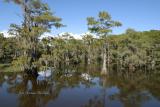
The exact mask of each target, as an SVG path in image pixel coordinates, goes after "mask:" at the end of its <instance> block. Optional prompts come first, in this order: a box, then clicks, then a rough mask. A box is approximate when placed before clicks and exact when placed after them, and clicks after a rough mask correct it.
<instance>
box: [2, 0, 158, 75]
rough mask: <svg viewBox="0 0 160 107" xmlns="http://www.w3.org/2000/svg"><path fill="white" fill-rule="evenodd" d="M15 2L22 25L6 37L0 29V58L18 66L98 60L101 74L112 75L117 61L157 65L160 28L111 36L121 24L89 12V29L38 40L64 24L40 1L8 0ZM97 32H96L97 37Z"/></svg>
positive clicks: (123, 64)
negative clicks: (79, 37)
mask: <svg viewBox="0 0 160 107" xmlns="http://www.w3.org/2000/svg"><path fill="white" fill-rule="evenodd" d="M5 2H14V3H15V4H17V5H19V6H20V7H21V10H22V11H23V22H22V23H21V25H17V24H11V25H10V29H9V33H10V34H11V35H15V36H14V37H9V38H6V37H4V35H3V34H0V61H1V63H10V64H11V66H12V67H13V68H16V70H17V71H18V70H19V71H27V72H29V71H30V72H31V73H33V71H34V70H35V68H36V70H35V71H36V72H37V71H38V70H39V69H46V68H47V67H54V68H62V67H64V66H77V65H81V64H84V65H85V66H88V65H100V66H101V67H102V70H101V74H108V73H109V67H110V66H112V65H114V66H116V68H118V69H119V70H122V71H123V70H124V69H128V70H129V71H135V70H136V69H142V70H147V69H155V68H156V65H158V64H159V62H160V60H159V58H160V52H159V51H160V45H159V41H160V31H159V30H150V31H143V32H140V31H135V30H134V29H131V28H129V29H127V30H126V32H125V33H123V34H119V35H112V34H111V32H112V28H113V27H120V26H122V24H121V23H120V22H118V21H114V20H113V19H112V18H111V16H110V14H109V13H108V12H106V11H101V12H99V13H98V16H97V17H88V18H87V23H86V24H87V25H88V31H90V32H91V33H90V34H84V35H82V39H75V38H74V37H73V36H71V35H70V34H69V33H67V32H66V33H64V34H63V35H61V36H53V37H46V38H43V39H39V37H40V36H41V35H43V34H44V33H45V32H50V30H51V28H52V27H55V28H60V27H65V25H63V24H62V23H61V20H62V19H61V18H59V17H57V16H55V15H54V14H53V13H52V12H51V10H50V8H49V7H48V5H47V4H45V3H43V2H42V1H41V0H5ZM93 34H95V35H96V37H95V36H93Z"/></svg>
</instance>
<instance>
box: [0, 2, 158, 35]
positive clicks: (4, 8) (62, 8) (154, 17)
mask: <svg viewBox="0 0 160 107" xmlns="http://www.w3.org/2000/svg"><path fill="white" fill-rule="evenodd" d="M43 1H45V2H46V3H48V4H49V6H50V8H51V10H52V11H54V12H55V15H57V16H59V17H61V18H62V19H63V21H62V22H63V24H65V25H67V27H64V28H60V29H54V28H53V29H52V32H51V33H52V34H57V33H60V32H73V33H76V34H81V33H84V32H87V25H86V24H87V22H86V17H88V16H94V17H96V16H97V14H98V12H99V11H102V10H104V11H107V12H109V13H110V14H111V16H112V18H113V19H114V20H118V21H120V22H121V23H122V24H123V26H122V27H119V28H116V29H113V33H114V34H119V33H123V32H124V31H125V30H126V29H127V28H134V29H135V30H138V31H144V30H151V29H156V30H159V29H160V13H159V12H160V0H43ZM21 21H22V15H21V10H20V7H18V6H17V5H14V4H7V3H3V2H2V0H0V31H4V30H7V29H8V28H9V25H10V24H11V23H17V24H18V23H20V22H21Z"/></svg>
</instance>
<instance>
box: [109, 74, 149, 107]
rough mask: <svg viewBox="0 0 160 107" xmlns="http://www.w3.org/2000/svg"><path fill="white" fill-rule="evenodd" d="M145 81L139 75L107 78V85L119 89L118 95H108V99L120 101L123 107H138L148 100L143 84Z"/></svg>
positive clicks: (143, 77)
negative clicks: (109, 84)
mask: <svg viewBox="0 0 160 107" xmlns="http://www.w3.org/2000/svg"><path fill="white" fill-rule="evenodd" d="M145 79H146V77H145V76H143V75H139V74H134V75H130V76H129V75H123V76H113V77H109V78H108V83H112V86H116V87H117V88H118V89H119V93H115V94H113V95H110V96H109V99H110V100H118V101H120V102H121V103H122V104H123V105H124V107H140V106H141V104H142V103H144V102H146V101H148V100H149V99H150V96H149V95H148V92H147V89H146V88H145V85H144V84H143V81H145ZM148 83H149V82H148Z"/></svg>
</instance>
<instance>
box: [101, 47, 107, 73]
mask: <svg viewBox="0 0 160 107" xmlns="http://www.w3.org/2000/svg"><path fill="white" fill-rule="evenodd" d="M105 47H106V46H105ZM105 47H104V53H103V66H102V72H101V74H102V75H107V74H108V72H107V67H106V48H105Z"/></svg>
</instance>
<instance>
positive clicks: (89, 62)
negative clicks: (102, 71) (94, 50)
mask: <svg viewBox="0 0 160 107" xmlns="http://www.w3.org/2000/svg"><path fill="white" fill-rule="evenodd" d="M87 62H88V65H90V64H91V49H90V46H89V47H88V61H87Z"/></svg>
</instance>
